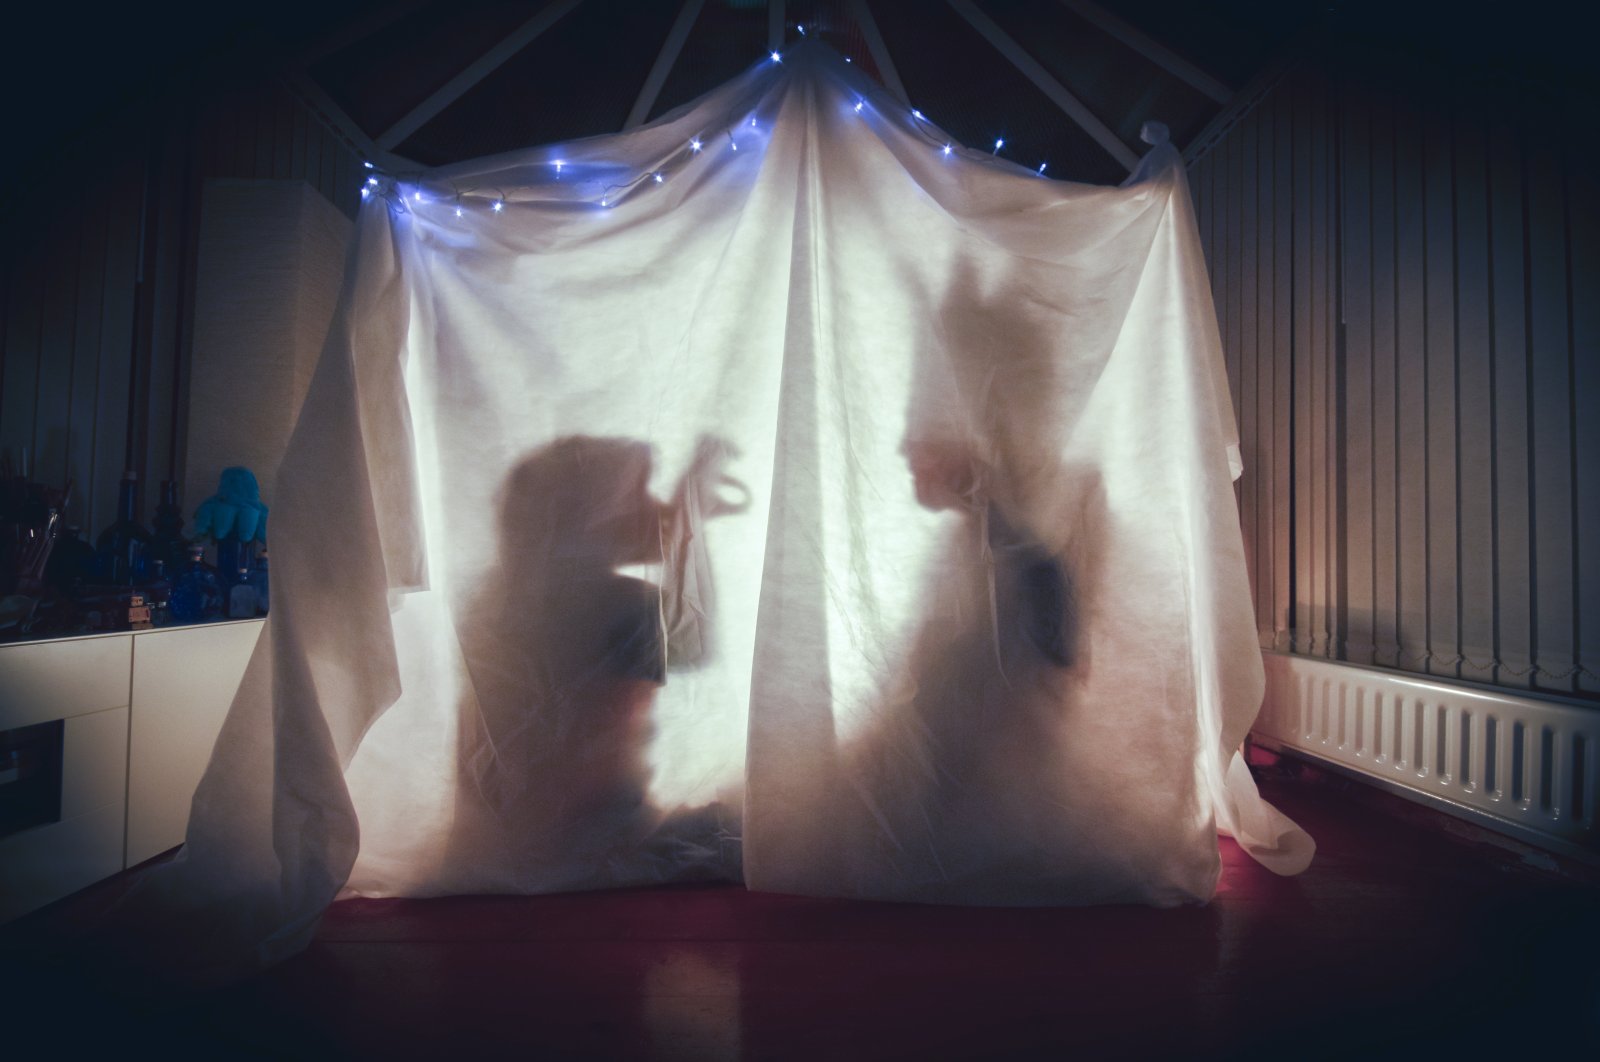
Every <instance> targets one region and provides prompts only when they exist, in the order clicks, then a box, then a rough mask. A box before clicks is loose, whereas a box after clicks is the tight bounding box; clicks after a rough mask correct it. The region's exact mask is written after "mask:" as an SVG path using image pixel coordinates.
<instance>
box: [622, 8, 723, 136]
mask: <svg viewBox="0 0 1600 1062" xmlns="http://www.w3.org/2000/svg"><path fill="white" fill-rule="evenodd" d="M704 6H705V0H683V6H682V7H680V8H678V17H677V18H676V19H674V20H673V22H672V28H671V29H669V30H668V31H667V39H666V40H664V41H662V42H661V51H660V53H659V54H657V55H656V61H655V65H654V66H652V67H651V68H650V73H649V75H648V76H647V77H645V79H644V87H643V88H641V89H640V90H639V98H638V99H636V100H634V101H633V109H632V110H631V111H629V112H628V120H627V121H625V122H623V123H622V128H624V129H634V128H637V127H638V126H641V125H643V124H644V120H645V119H646V118H648V117H650V108H652V107H654V106H655V105H656V98H657V97H659V96H660V95H661V87H662V86H663V85H665V84H666V83H667V75H668V74H670V73H672V66H673V64H674V63H676V62H677V61H678V54H679V53H680V52H682V51H683V42H684V41H686V40H688V39H689V31H690V30H692V29H694V22H695V19H697V18H699V17H700V9H701V8H702V7H704Z"/></svg>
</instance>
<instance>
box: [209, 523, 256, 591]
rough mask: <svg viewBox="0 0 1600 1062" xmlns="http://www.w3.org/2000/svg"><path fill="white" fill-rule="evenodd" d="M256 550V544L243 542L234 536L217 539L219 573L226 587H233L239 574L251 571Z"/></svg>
mask: <svg viewBox="0 0 1600 1062" xmlns="http://www.w3.org/2000/svg"><path fill="white" fill-rule="evenodd" d="M254 550H255V543H254V542H241V541H240V540H239V539H238V538H236V537H235V536H233V535H229V536H228V537H227V538H219V539H217V571H218V572H220V573H222V582H223V585H224V586H233V585H234V583H235V582H237V581H238V579H239V573H240V572H242V571H248V570H249V568H250V561H251V558H252V556H253V554H254Z"/></svg>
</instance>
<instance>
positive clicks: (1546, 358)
mask: <svg viewBox="0 0 1600 1062" xmlns="http://www.w3.org/2000/svg"><path fill="white" fill-rule="evenodd" d="M1370 29H1371V24H1363V26H1362V27H1360V28H1359V29H1346V30H1345V31H1344V32H1343V33H1342V34H1341V35H1337V36H1335V35H1332V34H1330V35H1327V36H1324V37H1322V38H1320V39H1318V40H1316V41H1313V42H1311V43H1310V45H1308V46H1307V47H1306V48H1305V49H1303V50H1302V51H1301V52H1300V53H1298V54H1297V55H1296V56H1294V57H1293V58H1292V59H1291V60H1290V61H1288V62H1287V63H1286V64H1285V69H1284V70H1282V71H1280V76H1277V77H1276V78H1272V77H1269V78H1267V79H1265V80H1264V82H1263V83H1262V84H1261V85H1260V86H1259V89H1260V91H1259V92H1258V93H1257V94H1256V95H1257V96H1258V97H1259V98H1258V100H1257V102H1255V104H1254V106H1253V107H1251V108H1250V109H1248V111H1247V113H1244V114H1243V116H1242V117H1238V118H1237V120H1236V121H1232V122H1225V123H1221V124H1220V125H1219V127H1218V128H1217V129H1216V130H1214V132H1213V135H1211V136H1209V137H1206V138H1204V139H1202V141H1201V142H1200V143H1198V144H1197V145H1196V147H1195V148H1194V149H1192V150H1191V152H1190V159H1191V166H1190V175H1191V181H1192V183H1193V188H1194V194H1195V197H1196V202H1197V205H1198V208H1199V216H1200V224H1201V230H1202V237H1203V240H1204V242H1205V246H1206V250H1207V257H1208V261H1209V264H1210V267H1211V271H1212V284H1213V289H1214V292H1215V295H1216V301H1217V311H1218V315H1219V318H1220V320H1221V323H1222V327H1223V336H1224V344H1225V347H1226V350H1227V357H1228V369H1229V378H1230V382H1231V383H1232V385H1233V394H1234V402H1235V407H1236V409H1237V412H1238V417H1239V424H1240V431H1241V435H1242V439H1243V444H1244V451H1245V463H1246V472H1245V476H1244V478H1243V479H1242V480H1241V482H1240V485H1239V500H1240V516H1241V520H1242V523H1243V528H1244V533H1245V540H1246V546H1247V549H1248V551H1249V556H1250V561H1251V567H1252V572H1253V585H1254V592H1255V597H1256V611H1257V619H1258V626H1259V630H1260V635H1261V642H1262V645H1263V646H1267V647H1274V648H1278V649H1285V650H1289V651H1292V652H1296V653H1305V654H1311V655H1316V656H1326V657H1332V658H1335V659H1341V660H1350V661H1354V662H1359V663H1372V664H1378V665H1381V666H1386V667H1396V668H1401V669H1404V670H1408V671H1415V672H1419V673H1423V674H1430V675H1439V676H1446V677H1450V678H1462V679H1469V680H1474V681H1479V682H1487V683H1493V684H1496V685H1501V686H1508V687H1516V688H1523V689H1533V690H1541V691H1547V692H1553V693H1564V694H1579V695H1586V696H1596V695H1600V674H1597V672H1600V476H1597V474H1596V473H1597V470H1600V423H1597V417H1596V411H1597V410H1600V349H1597V348H1600V305H1597V301H1596V299H1595V298H1594V294H1595V292H1596V291H1597V290H1600V210H1597V206H1600V204H1597V194H1600V187H1597V181H1596V169H1595V155H1594V149H1593V147H1592V145H1591V144H1590V143H1589V142H1588V141H1589V134H1588V132H1587V130H1588V129H1589V128H1590V126H1591V125H1592V114H1593V107H1594V104H1595V97H1594V94H1593V91H1592V86H1591V84H1590V83H1589V82H1588V81H1587V80H1586V76H1585V75H1584V74H1583V73H1582V72H1581V71H1579V70H1578V69H1577V68H1576V65H1575V64H1574V63H1573V62H1572V58H1571V48H1570V43H1569V42H1563V41H1561V40H1559V39H1556V38H1555V37H1549V38H1546V40H1547V41H1548V47H1547V48H1545V49H1543V50H1542V49H1541V46H1540V43H1539V41H1540V38H1539V36H1538V33H1540V32H1549V33H1556V32H1557V28H1556V27H1548V28H1545V29H1541V28H1540V27H1538V26H1535V25H1532V24H1531V23H1523V24H1520V25H1518V26H1514V27H1509V28H1508V29H1507V34H1508V35H1507V36H1506V37H1505V38H1504V39H1503V40H1501V39H1498V38H1496V37H1495V36H1494V32H1495V30H1496V27H1493V26H1482V25H1480V26H1478V27H1477V29H1478V30H1479V32H1476V33H1468V32H1467V31H1466V30H1465V29H1464V28H1462V27H1461V26H1455V27H1453V28H1451V29H1449V31H1448V32H1446V33H1442V34H1431V33H1429V32H1424V28H1423V27H1413V29H1415V30H1416V32H1413V33H1411V34H1409V35H1407V34H1406V33H1404V32H1387V33H1383V34H1378V33H1374V32H1369V31H1370ZM1401 29H1402V30H1403V29H1405V27H1401Z"/></svg>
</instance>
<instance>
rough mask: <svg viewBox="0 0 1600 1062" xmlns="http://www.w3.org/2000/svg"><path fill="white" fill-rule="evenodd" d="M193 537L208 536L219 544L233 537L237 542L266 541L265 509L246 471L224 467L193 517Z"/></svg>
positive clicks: (256, 488)
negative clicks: (209, 493) (217, 480)
mask: <svg viewBox="0 0 1600 1062" xmlns="http://www.w3.org/2000/svg"><path fill="white" fill-rule="evenodd" d="M194 533H195V537H196V538H202V537H204V536H206V535H210V536H211V537H212V538H214V539H216V540H217V541H218V542H221V541H222V540H223V539H225V538H236V539H238V540H239V541H240V542H265V541H266V540H267V507H266V506H265V505H263V504H262V502H261V486H260V485H259V484H258V483H256V477H255V473H254V472H251V471H250V470H249V469H248V468H225V469H223V470H222V479H221V481H220V482H218V484H217V493H216V495H215V496H213V497H210V498H207V499H206V500H205V501H203V502H201V503H200V508H199V509H197V510H195V514H194Z"/></svg>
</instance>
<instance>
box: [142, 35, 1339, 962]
mask: <svg viewBox="0 0 1600 1062" xmlns="http://www.w3.org/2000/svg"><path fill="white" fill-rule="evenodd" d="M772 58H773V60H775V59H776V58H777V57H776V56H774V57H772ZM782 59H783V61H782V62H781V63H780V62H776V61H763V62H760V63H757V64H756V65H755V66H754V67H753V68H752V69H751V70H750V72H749V73H747V74H745V75H743V76H742V77H740V78H739V79H737V80H736V81H734V82H732V83H730V84H728V85H726V86H724V87H723V88H721V89H719V90H717V91H716V92H714V93H712V94H710V95H709V96H707V97H705V98H704V99H702V100H701V101H699V102H698V103H696V104H693V105H691V106H689V107H688V108H686V109H683V110H680V111H677V112H674V113H673V114H670V115H668V116H666V117H665V118H663V119H661V120H659V121H657V122H656V123H654V124H652V125H650V126H648V127H645V128H641V129H638V130H636V131H633V132H630V133H626V134H622V135H619V136H612V137H601V138H595V139H590V140H583V141H578V142H575V143H571V144H563V145H561V146H560V154H559V157H558V158H557V157H556V156H555V155H553V154H552V152H551V151H549V150H548V149H546V150H540V151H530V152H527V153H526V154H523V155H510V156H501V157H497V158H495V159H493V160H489V161H486V162H483V163H476V164H463V165H459V166H454V167H450V168H447V169H443V170H440V171H437V172H434V173H430V174H428V175H426V176H425V177H423V178H422V179H421V180H419V181H409V180H403V181H401V182H399V183H398V184H395V183H394V182H393V181H392V180H390V181H388V183H386V184H384V185H383V186H382V188H381V189H378V188H375V190H374V193H373V194H372V195H371V197H370V198H369V199H368V201H367V202H366V203H365V205H364V206H363V207H362V212H361V217H360V222H359V232H358V240H359V246H358V249H357V252H356V255H355V257H354V260H353V261H354V265H353V269H352V273H351V275H350V277H349V280H348V283H347V289H346V292H345V297H344V301H343V306H342V309H341V312H340V315H339V318H338V320H337V322H336V325H335V328H334V332H333V335H332V336H331V338H330V341H329V344H328V347H327V351H326V354H325V357H324V360H323V363H322V365H321V368H320V369H319V371H318V374H317V376H316V379H315V380H314V382H313V385H312V388H311V394H310V397H309V399H308V401H307V404H306V407H305V410H304V412H303V414H302V418H301V421H300V424H299V428H298V430H297V432H296V435H295V438H294V441H293V443H292V445H291V449H290V453H289V455H288V457H287V459H286V460H285V462H284V464H283V471H282V472H281V473H280V483H281V486H280V487H279V492H278V496H277V497H276V498H274V499H271V500H272V502H273V510H274V521H275V528H274V535H275V538H274V542H273V564H274V569H273V570H274V577H275V580H276V581H277V584H278V585H275V586H274V598H273V612H272V615H271V618H270V620H269V630H268V632H267V635H266V637H264V639H263V642H262V645H261V648H260V650H259V651H258V654H257V657H256V659H255V660H254V661H253V663H252V665H251V668H250V671H249V674H248V675H247V677H246V683H245V686H244V688H243V689H242V690H241V693H240V695H239V698H238V700H237V702H236V704H235V705H234V708H233V712H232V715H231V717H230V719H229V721H228V724H227V726H226V728H225V730H224V732H223V735H222V738H221V739H220V740H219V742H218V745H217V749H216V753H215V756H214V759H213V763H212V767H211V770H210V771H209V772H208V774H207V776H206V779H205V781H204V782H203V783H202V786H201V790H200V793H199V795H198V797H197V799H196V803H195V810H194V819H193V824H192V826H191V831H190V843H189V845H188V847H187V848H186V855H185V857H184V859H183V860H182V861H181V862H180V863H179V864H178V865H177V866H176V867H174V868H173V869H172V870H170V871H168V872H165V873H164V874H163V875H162V876H161V877H159V878H157V879H155V880H153V881H152V882H151V886H152V888H151V889H149V890H147V893H148V894H149V895H151V896H157V897H164V898H165V902H167V903H169V904H180V905H182V904H187V905H188V906H190V907H191V908H195V907H201V906H204V905H206V904H211V905H212V907H213V908H215V909H216V910H218V911H221V912H224V913H222V914H219V915H218V916H217V917H216V918H214V919H212V920H211V921H210V923H208V924H212V925H214V926H216V927H218V928H217V931H216V932H215V933H214V934H211V936H210V938H209V939H210V940H212V941H213V945H212V946H213V947H214V948H215V949H216V957H217V961H218V962H221V961H223V958H224V952H225V951H227V950H228V949H232V950H233V951H234V952H237V953H241V954H248V955H250V956H253V958H254V959H255V960H262V959H270V958H272V957H274V956H276V955H278V954H282V953H284V952H286V951H288V950H292V949H293V948H294V947H296V946H298V945H299V944H300V943H301V942H303V940H304V939H305V938H306V935H307V934H308V933H309V931H310V927H311V926H312V925H313V924H314V920H315V917H316V915H317V913H318V912H320V910H321V909H322V907H323V906H324V905H326V904H327V903H328V902H330V901H331V900H332V899H333V898H334V896H335V895H336V893H338V892H339V890H340V889H349V890H352V891H356V892H360V893H364V894H370V895H389V894H403V895H430V894H438V893H461V892H493V891H509V892H524V891H539V890H553V889H572V888H591V887H606V886H618V885H630V884H641V883H649V882H666V881H676V880H686V879H704V878H732V879H735V880H743V881H745V882H746V883H747V884H749V885H750V886H751V887H753V888H759V889H770V890H780V891H787V892H800V893H817V894H827V895H841V896H869V897H880V898H890V899H913V900H924V901H952V902H963V903H1027V904H1034V903H1042V904H1056V903H1071V904H1077V903H1101V902H1124V901H1134V902H1145V903H1154V904H1175V903H1182V902H1190V901H1203V900H1205V899H1206V898H1207V897H1209V896H1210V895H1211V893H1212V891H1213V889H1214V887H1215V884H1216V880H1217V875H1218V873H1219V859H1218V853H1217V841H1216V834H1217V831H1218V830H1219V829H1221V830H1223V831H1225V832H1231V833H1233V834H1235V835H1237V836H1238V837H1239V838H1240V840H1241V841H1242V842H1243V843H1244V845H1245V847H1246V848H1247V849H1248V850H1249V851H1251V852H1252V853H1253V854H1255V855H1256V856H1257V858H1259V859H1261V860H1262V861H1263V862H1265V863H1267V864H1268V865H1269V866H1272V867H1273V868H1274V869H1278V870H1280V871H1283V872H1294V871H1296V870H1298V869H1300V868H1301V867H1303V866H1304V865H1305V863H1306V861H1307V860H1308V859H1309V856H1310V848H1311V846H1310V842H1309V839H1308V838H1306V837H1305V835H1304V834H1303V833H1301V832H1300V831H1299V830H1298V829H1297V828H1295V827H1294V826H1293V824H1292V823H1289V822H1288V821H1287V820H1286V819H1284V818H1283V817H1282V816H1280V815H1278V814H1277V813H1276V812H1275V811H1273V810H1272V809H1271V808H1269V807H1267V806H1266V805H1264V804H1263V803H1262V802H1261V801H1260V799H1259V797H1258V796H1257V795H1256V792H1255V789H1254V786H1253V784H1252V783H1251V781H1250V778H1249V774H1248V772H1247V771H1245V770H1244V768H1243V766H1242V763H1241V762H1240V760H1239V758H1238V756H1237V753H1236V751H1235V750H1236V749H1237V748H1238V746H1239V743H1240V741H1241V740H1242V738H1243V736H1244V734H1245V732H1246V730H1247V728H1248V726H1249V724H1250V722H1251V720H1252V719H1253V718H1254V715H1255V712H1256V709H1257V707H1258V706H1259V703H1260V700H1261V696H1262V685H1263V679H1262V666H1261V660H1260V655H1259V650H1258V648H1257V644H1256V640H1255V633H1254V624H1253V619H1252V615H1251V606H1250V599H1249V595H1248V588H1247V583H1246V573H1245V566H1244V558H1243V553H1242V547H1241V541H1240V534H1239V528H1238V517H1237V513H1236V510H1235V506H1234V499H1233V494H1232V490H1231V480H1232V478H1233V475H1235V474H1236V473H1237V452H1238V451H1237V446H1236V439H1235V433H1234V426H1233V418H1232V413H1231V407H1230V402H1229V397H1228V394H1227V384H1226V379H1225V376H1224V372H1223V368H1222V356H1221V350H1220V345H1219V341H1218V337H1217V331H1216V323H1215V319H1214V315H1213V310H1212V305H1211V297H1210V292H1209V288H1208V285H1207V281H1206V276H1205V270H1204V263H1203V260H1202V257H1201V252H1200V248H1199V244H1198V240H1197V237H1196V232H1195V227H1194V221H1193V218H1192V215H1191V208H1190V203H1189V199H1188V192H1187V188H1186V185H1185V182H1184V176H1183V170H1182V165H1181V162H1180V160H1179V157H1178V155H1177V153H1176V152H1175V151H1174V150H1173V149H1172V148H1171V147H1170V146H1167V145H1164V144H1163V145H1161V146H1158V147H1157V148H1155V149H1154V150H1153V151H1152V152H1151V154H1150V155H1149V156H1148V157H1147V158H1146V160H1145V162H1144V164H1143V165H1142V166H1141V167H1140V170H1139V172H1138V174H1136V177H1135V178H1133V179H1130V183H1129V184H1128V185H1126V186H1124V187H1122V188H1103V187H1091V186H1085V185H1074V184H1067V183H1061V182H1056V181H1050V180H1041V179H1040V176H1039V172H1038V171H1036V170H1034V169H1032V168H1029V167H1026V166H1019V165H1015V164H1013V163H1011V162H1009V161H1006V160H1005V159H1003V158H997V157H993V156H991V154H990V153H988V152H985V151H981V150H980V151H969V150H966V149H957V150H955V151H953V152H952V150H951V147H950V146H949V145H950V144H951V141H950V138H949V137H948V136H947V135H946V134H945V133H943V132H942V131H941V130H939V129H938V128H937V127H936V126H934V125H932V124H931V123H930V122H929V121H928V120H926V119H922V118H920V117H919V116H916V115H915V112H911V111H909V110H908V109H907V108H905V107H904V106H902V105H900V104H898V103H896V102H894V101H893V100H892V99H891V98H890V97H889V96H888V95H887V94H886V93H884V92H883V91H882V90H880V89H878V88H877V87H876V86H875V85H874V84H873V83H872V82H870V81H869V80H868V79H866V78H864V77H862V76H860V75H859V74H858V73H857V72H856V71H855V70H854V69H853V68H852V67H851V66H849V65H847V64H845V63H843V62H841V61H840V60H839V59H838V58H837V57H836V56H835V55H833V53H831V52H829V51H827V50H826V49H825V48H823V47H821V46H819V45H816V44H814V43H812V42H800V43H798V44H796V45H795V46H794V47H792V48H791V49H790V50H788V51H786V52H785V53H784V54H783V57H782ZM718 139H722V140H726V141H727V142H728V144H729V146H730V147H731V148H736V149H737V150H725V151H702V150H701V148H702V145H704V144H707V143H714V142H715V141H716V140H718ZM996 144H997V150H998V144H999V141H997V142H996ZM552 160H554V161H552ZM1041 169H1042V167H1041ZM602 204H604V209H602V206H601V205H602ZM1230 455H1231V458H1230ZM1230 467H1231V469H1232V471H1231V472H1230Z"/></svg>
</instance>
